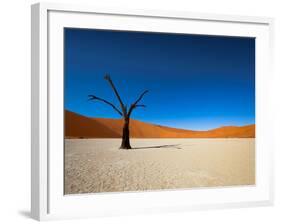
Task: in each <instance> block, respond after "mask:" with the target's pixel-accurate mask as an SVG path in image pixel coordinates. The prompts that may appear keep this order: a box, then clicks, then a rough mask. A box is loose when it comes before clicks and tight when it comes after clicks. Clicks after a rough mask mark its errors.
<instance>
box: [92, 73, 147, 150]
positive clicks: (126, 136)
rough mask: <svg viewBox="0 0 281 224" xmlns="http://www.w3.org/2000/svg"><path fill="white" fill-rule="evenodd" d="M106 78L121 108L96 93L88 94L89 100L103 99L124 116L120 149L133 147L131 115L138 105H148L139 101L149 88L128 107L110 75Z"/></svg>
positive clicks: (102, 100)
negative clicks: (131, 141)
mask: <svg viewBox="0 0 281 224" xmlns="http://www.w3.org/2000/svg"><path fill="white" fill-rule="evenodd" d="M104 79H105V80H106V81H108V83H109V85H110V86H111V88H112V90H113V92H114V94H115V96H116V97H117V99H118V101H119V104H120V109H119V108H117V107H116V106H115V105H114V104H113V103H111V102H109V101H107V100H105V99H102V98H100V97H97V96H95V95H88V97H89V100H98V101H101V102H103V103H105V104H107V105H109V106H111V107H112V108H113V109H114V110H115V111H116V112H117V113H118V114H119V115H120V116H121V117H123V120H124V125H123V134H122V143H121V146H120V149H131V148H132V147H131V145H130V128H129V127H130V117H131V115H132V112H133V110H134V109H136V108H138V107H146V106H145V105H144V104H139V102H140V101H141V100H142V98H143V96H144V95H145V94H146V93H147V92H148V90H145V91H143V92H142V93H141V94H140V96H139V97H138V98H137V100H136V101H135V102H134V103H132V104H131V106H130V108H129V109H127V105H124V103H123V101H122V99H121V97H120V95H119V93H118V91H117V89H116V87H115V85H114V83H113V82H112V80H111V78H110V76H109V75H105V76H104Z"/></svg>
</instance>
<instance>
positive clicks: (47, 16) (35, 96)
mask: <svg viewBox="0 0 281 224" xmlns="http://www.w3.org/2000/svg"><path fill="white" fill-rule="evenodd" d="M31 13H32V23H31V24H32V149H31V158H32V159H31V160H32V164H31V178H32V182H31V193H32V194H31V214H32V217H33V218H34V219H37V220H50V219H62V218H81V217H97V216H112V215H124V214H130V215H131V214H141V213H151V212H173V211H186V210H192V209H210V208H228V207H248V206H264V205H272V203H273V145H272V142H273V139H272V138H273V137H272V136H273V134H272V130H273V128H272V127H273V118H272V116H271V113H270V110H269V109H268V108H270V105H269V102H268V100H267V99H268V98H269V97H270V96H271V91H272V86H273V85H272V77H273V71H272V67H273V66H272V49H273V19H272V18H262V17H248V16H230V15H215V14H202V13H190V12H168V11H154V10H153V11H149V10H122V9H101V8H96V7H90V6H76V5H64V4H50V3H38V4H35V5H32V7H31ZM64 27H78V28H79V27H80V28H102V29H116V30H134V31H157V32H172V33H192V34H209V35H230V36H251V37H255V38H256V41H257V42H256V46H257V48H256V49H257V51H256V124H257V128H256V140H257V141H256V185H255V186H238V187H223V188H203V189H187V190H172V191H153V192H129V193H127V192H126V193H107V194H85V195H72V196H68V195H67V196H65V195H64V194H63V143H62V142H63V135H62V133H63V127H62V124H63V112H62V111H61V107H62V106H63V97H62V95H63V48H62V46H63V28H64Z"/></svg>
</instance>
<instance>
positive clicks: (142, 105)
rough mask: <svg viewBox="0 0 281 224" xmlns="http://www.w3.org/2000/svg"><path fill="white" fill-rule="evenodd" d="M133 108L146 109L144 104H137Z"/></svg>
mask: <svg viewBox="0 0 281 224" xmlns="http://www.w3.org/2000/svg"><path fill="white" fill-rule="evenodd" d="M135 107H146V105H144V104H137V105H136V106H135Z"/></svg>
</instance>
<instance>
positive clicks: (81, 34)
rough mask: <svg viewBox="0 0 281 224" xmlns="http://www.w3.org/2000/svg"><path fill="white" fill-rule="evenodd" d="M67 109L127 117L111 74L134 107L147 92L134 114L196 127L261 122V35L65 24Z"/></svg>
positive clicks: (139, 117) (166, 123) (124, 98)
mask: <svg viewBox="0 0 281 224" xmlns="http://www.w3.org/2000/svg"><path fill="white" fill-rule="evenodd" d="M64 38H65V109H67V110H71V111H74V112H76V113H79V114H82V115H85V116H90V117H106V118H120V115H118V114H117V113H116V111H114V110H113V109H112V108H111V107H110V106H108V105H106V104H103V103H101V102H98V101H96V102H91V101H88V100H87V99H88V98H87V96H88V95H89V94H94V95H96V96H99V97H101V98H104V99H106V100H108V101H110V102H113V103H115V104H116V105H117V106H118V105H119V104H118V101H117V99H116V97H115V96H114V94H113V92H112V90H111V88H110V86H109V85H108V83H107V81H105V80H104V79H103V77H104V74H105V73H109V74H110V76H111V78H112V80H113V82H114V83H115V85H116V87H117V89H118V90H119V93H120V95H121V97H122V99H123V101H124V103H126V104H128V106H129V105H130V104H131V103H132V102H134V101H135V100H136V98H137V97H138V96H139V94H140V93H141V92H142V91H143V90H145V89H148V90H149V93H148V94H147V95H145V97H144V98H143V100H142V103H143V104H145V105H146V106H147V107H146V108H137V109H136V110H135V111H134V113H133V115H132V118H133V119H138V120H141V121H145V122H150V123H154V124H160V125H166V126H171V127H178V128H184V129H193V130H208V129H212V128H216V127H220V126H229V125H247V124H254V123H255V39H254V38H245V37H223V36H206V35H187V34H176V35H175V34H167V33H145V32H125V31H106V30H93V29H72V28H66V29H65V37H64Z"/></svg>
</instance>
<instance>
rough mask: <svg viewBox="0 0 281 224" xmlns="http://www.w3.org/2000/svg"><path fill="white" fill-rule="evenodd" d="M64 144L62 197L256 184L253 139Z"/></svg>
mask: <svg viewBox="0 0 281 224" xmlns="http://www.w3.org/2000/svg"><path fill="white" fill-rule="evenodd" d="M120 143H121V140H120V139H66V140H65V170H64V173H65V175H64V178H65V186H64V187H65V194H81V193H97V192H122V191H146V190H160V189H179V188H180V189H183V188H196V187H222V186H237V185H254V184H255V139H254V138H240V139H239V138H237V139H234V138H233V139H231V138H225V139H183V138H182V139H179V138H173V139H168V138H167V139H147V138H146V139H131V146H132V147H133V149H130V150H124V149H121V150H120V149H118V148H119V146H120Z"/></svg>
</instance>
